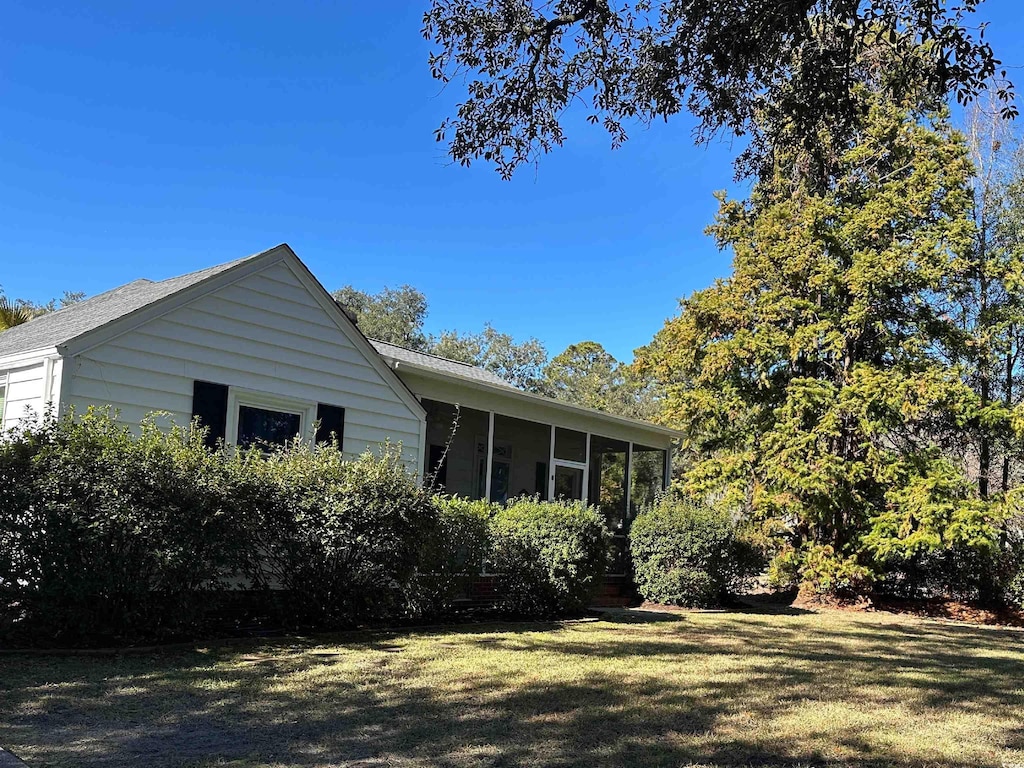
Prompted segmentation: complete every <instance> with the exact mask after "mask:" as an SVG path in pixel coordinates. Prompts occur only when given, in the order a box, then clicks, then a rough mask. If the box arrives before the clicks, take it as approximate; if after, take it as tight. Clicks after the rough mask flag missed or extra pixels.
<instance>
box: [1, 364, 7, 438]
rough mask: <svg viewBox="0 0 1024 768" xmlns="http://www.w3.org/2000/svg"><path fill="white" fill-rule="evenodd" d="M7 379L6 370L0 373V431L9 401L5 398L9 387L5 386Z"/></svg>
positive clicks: (2, 427)
mask: <svg viewBox="0 0 1024 768" xmlns="http://www.w3.org/2000/svg"><path fill="white" fill-rule="evenodd" d="M8 378H9V374H8V372H7V371H6V370H4V371H0V390H3V398H2V399H0V430H2V429H4V428H5V427H4V415H5V413H6V411H7V400H8V399H9V398H8V397H7V390H8V389H9V387H8V386H7V379H8Z"/></svg>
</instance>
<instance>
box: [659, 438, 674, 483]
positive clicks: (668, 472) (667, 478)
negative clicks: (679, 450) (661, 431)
mask: <svg viewBox="0 0 1024 768" xmlns="http://www.w3.org/2000/svg"><path fill="white" fill-rule="evenodd" d="M663 474H664V476H663V477H662V480H661V490H663V491H667V490H668V486H669V484H670V483H671V482H672V446H671V445H670V446H669V447H668V448H666V449H665V470H664V473H663Z"/></svg>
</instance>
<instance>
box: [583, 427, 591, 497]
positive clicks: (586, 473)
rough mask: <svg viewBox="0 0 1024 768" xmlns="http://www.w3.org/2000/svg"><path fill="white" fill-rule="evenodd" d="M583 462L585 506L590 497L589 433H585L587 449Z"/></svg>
mask: <svg viewBox="0 0 1024 768" xmlns="http://www.w3.org/2000/svg"><path fill="white" fill-rule="evenodd" d="M586 451H587V452H586V453H585V454H584V458H583V460H584V461H585V462H586V465H585V466H584V467H583V493H582V494H581V495H582V496H583V503H584V504H586V503H587V501H588V500H589V496H590V433H589V432H587V448H586Z"/></svg>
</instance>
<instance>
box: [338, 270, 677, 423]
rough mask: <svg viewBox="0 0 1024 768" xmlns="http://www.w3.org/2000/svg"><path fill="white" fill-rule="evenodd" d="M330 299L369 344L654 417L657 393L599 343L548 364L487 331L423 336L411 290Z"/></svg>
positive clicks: (423, 308) (521, 344) (530, 347)
mask: <svg viewBox="0 0 1024 768" xmlns="http://www.w3.org/2000/svg"><path fill="white" fill-rule="evenodd" d="M333 296H334V299H335V300H336V301H337V302H338V303H339V304H340V305H341V306H342V307H343V308H344V309H345V310H346V312H348V314H349V315H350V316H351V317H352V318H353V319H354V320H355V322H356V324H357V325H358V326H359V328H360V330H361V331H362V332H363V333H365V334H366V335H367V336H369V337H370V338H371V339H377V340H378V341H385V342H388V343H389V344H397V345H398V346H401V347H405V348H407V349H411V350H414V351H416V352H424V353H427V354H431V355H438V356H440V357H446V358H448V359H450V360H458V361H460V362H463V363H468V364H470V365H475V366H479V367H481V368H485V369H486V370H488V371H491V372H493V373H495V374H497V375H498V376H500V377H501V378H503V379H505V381H507V382H509V383H510V384H512V385H513V386H516V387H519V388H520V389H523V390H526V391H527V392H533V393H536V394H543V395H547V396H549V397H555V398H558V399H560V400H564V401H566V402H570V403H574V404H576V405H582V406H584V407H587V408H596V409H597V410H601V411H608V412H610V413H616V414H619V415H623V416H631V417H634V418H653V417H654V416H655V414H656V411H657V397H656V395H655V390H654V388H653V387H652V386H651V385H650V384H647V383H645V382H644V381H642V380H641V379H640V378H639V377H638V376H636V375H635V374H634V371H633V368H632V367H631V365H629V364H627V363H623V362H620V361H619V360H616V359H615V357H614V356H612V355H611V354H610V353H609V352H608V351H607V350H605V348H604V347H603V346H601V344H599V343H597V342H595V341H582V342H579V343H577V344H570V345H569V346H568V347H566V348H565V349H564V350H563V351H562V352H560V353H559V354H557V355H555V356H554V357H553V358H549V357H548V351H547V348H546V347H545V346H544V343H543V342H541V341H540V340H538V339H536V338H529V339H526V340H523V341H517V340H516V339H514V338H513V337H512V336H511V335H509V334H507V333H503V332H501V331H499V330H497V329H496V328H494V327H493V326H492V325H491V324H490V323H488V324H485V325H484V327H483V330H482V331H480V332H478V333H463V332H460V331H442V332H441V333H440V334H437V335H433V334H428V333H426V332H425V331H424V328H423V325H424V321H425V320H426V317H427V311H428V304H427V298H426V296H424V295H423V293H422V292H421V291H419V290H417V289H416V288H413V287H412V286H410V285H402V286H399V287H398V288H387V287H385V288H384V289H382V290H381V291H380V292H378V293H366V292H364V291H360V290H358V289H356V288H354V287H352V286H351V285H346V286H344V287H343V288H340V289H339V290H337V291H335V292H334V293H333Z"/></svg>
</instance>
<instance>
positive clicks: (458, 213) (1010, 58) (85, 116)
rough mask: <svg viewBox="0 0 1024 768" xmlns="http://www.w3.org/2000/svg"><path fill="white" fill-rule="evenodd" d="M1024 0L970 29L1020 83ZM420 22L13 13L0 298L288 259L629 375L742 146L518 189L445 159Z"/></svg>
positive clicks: (577, 151) (311, 13) (670, 307)
mask: <svg viewBox="0 0 1024 768" xmlns="http://www.w3.org/2000/svg"><path fill="white" fill-rule="evenodd" d="M1018 2H1019V0H988V1H987V2H986V3H985V4H984V5H983V7H982V10H981V11H980V12H979V14H978V15H977V18H978V19H979V20H983V19H984V20H990V21H991V26H990V28H989V32H988V37H989V39H990V40H991V41H992V43H993V45H994V47H995V48H996V51H997V53H998V54H999V55H1001V56H1002V58H1003V60H1004V62H1005V63H1006V64H1008V65H1011V66H1013V65H1020V64H1024V44H1022V43H1021V42H1020V38H1021V32H1022V25H1021V21H1020V10H1019V8H1018V6H1017V4H1018ZM423 10H424V2H404V0H403V2H390V3H379V4H378V3H337V2H326V1H324V2H314V1H307V0H293V2H291V3H289V4H287V5H282V4H280V3H271V2H263V1H262V0H252V1H251V2H248V3H245V4H244V5H243V4H226V3H225V4H221V3H216V2H195V3H185V2H182V3H166V4H149V3H146V4H143V3H135V2H121V3H118V2H97V3H90V4H85V3H56V2H55V3H38V2H25V1H24V0H14V1H13V2H11V1H10V0H9V2H8V3H6V4H5V14H4V15H5V19H4V24H3V25H2V27H0V178H2V179H3V183H2V184H0V232H2V233H3V251H2V252H0V285H2V286H3V289H4V290H5V292H6V293H7V294H8V295H10V296H19V297H24V298H29V299H33V300H46V299H49V298H51V297H54V296H59V295H60V294H61V292H62V291H63V290H65V289H68V290H83V291H86V292H87V293H89V294H93V293H98V292H100V291H103V290H106V289H108V288H111V287H113V286H115V285H119V284H121V283H124V282H128V281H129V280H132V279H135V278H137V277H149V278H153V279H160V278H164V277H169V276H172V275H176V274H181V273H183V272H188V271H191V270H194V269H199V268H202V267H205V266H209V265H211V264H216V263H220V262H223V261H228V260H231V259H234V258H238V257H240V256H244V255H247V254H249V253H252V252H255V251H259V250H263V249H264V248H267V247H270V246H272V245H275V244H277V243H279V242H287V243H289V244H290V245H291V246H292V247H293V248H294V249H295V250H296V252H297V253H298V254H299V256H300V257H301V258H302V259H303V260H304V261H305V262H306V264H308V265H309V267H310V268H311V269H312V270H313V272H314V273H315V274H316V275H317V276H318V277H319V278H320V280H321V281H322V282H323V283H324V285H325V286H326V287H327V288H328V289H334V288H337V287H339V286H341V285H344V284H346V283H351V284H353V285H355V286H356V287H358V288H361V289H364V290H369V291H376V290H378V289H380V288H381V287H382V286H384V285H392V286H395V285H399V284H403V283H409V284H411V285H414V286H416V287H417V288H419V289H420V290H422V291H424V293H426V295H427V297H428V299H429V301H430V316H429V318H428V323H427V325H428V330H431V331H435V332H436V331H440V330H442V329H449V328H457V329H459V330H465V331H468V330H479V329H480V328H481V327H482V326H483V324H484V323H485V322H491V323H493V324H494V325H495V326H496V327H497V328H499V329H500V330H504V331H507V332H510V333H512V334H514V335H515V336H517V337H526V336H536V337H538V338H540V339H541V340H542V341H544V342H545V343H546V344H547V346H548V349H549V351H550V352H551V353H552V354H555V353H557V352H558V351H560V350H561V349H563V348H564V347H565V346H566V345H567V344H569V343H572V342H575V341H580V340H583V339H594V340H596V341H600V342H601V343H603V344H604V345H605V346H606V347H607V348H608V349H609V350H610V351H611V352H612V353H613V354H615V355H616V356H618V357H620V358H623V359H629V358H630V357H631V354H632V350H633V349H634V348H635V347H637V346H640V345H642V344H644V343H646V342H647V341H649V340H650V338H651V337H652V335H653V334H654V333H655V332H656V331H657V330H658V328H660V327H661V325H662V323H663V322H664V320H665V318H666V317H668V316H670V315H673V314H674V313H675V311H676V308H677V300H678V298H679V297H681V296H683V295H686V294H688V293H690V292H692V291H693V290H696V289H698V288H702V287H704V286H706V285H708V284H709V283H710V282H711V281H712V280H714V278H715V277H718V276H722V275H724V274H726V272H727V271H728V267H729V257H728V254H720V253H718V252H717V251H716V249H715V248H714V245H713V243H711V241H710V240H709V239H708V238H707V237H705V236H704V234H703V230H704V227H705V226H706V225H707V224H708V223H709V222H710V221H711V219H712V217H713V215H714V211H715V207H716V205H715V201H714V199H713V198H712V192H713V191H714V190H717V189H723V188H727V187H729V186H730V185H731V181H732V168H731V159H732V157H733V155H734V152H735V149H736V148H735V147H734V146H730V145H729V144H727V143H717V144H714V145H712V146H710V147H695V146H694V145H693V142H692V140H691V134H690V131H691V128H692V125H693V123H692V121H691V120H690V119H689V118H688V116H685V115H683V116H680V117H679V118H677V119H676V120H674V121H671V122H670V123H668V124H664V123H662V124H657V125H655V126H653V127H651V128H650V129H644V128H642V127H639V126H634V127H633V128H632V130H630V134H631V140H630V141H629V142H627V144H626V145H625V147H624V148H622V149H620V150H617V151H615V152H612V151H610V150H609V149H608V139H607V136H606V135H605V134H604V132H603V131H602V130H600V129H599V128H595V127H591V126H587V125H584V124H582V123H572V124H570V125H568V126H567V133H568V136H569V141H568V142H567V145H566V146H565V147H564V148H562V149H561V150H559V151H557V152H555V153H554V154H552V155H549V156H548V157H546V158H545V159H544V160H543V161H542V163H541V165H540V167H539V169H537V170H536V171H534V169H532V168H530V169H524V170H522V171H521V172H520V173H519V174H518V175H517V177H516V178H515V179H514V180H513V181H512V182H503V181H502V180H501V179H500V178H499V177H498V175H497V174H496V173H495V172H494V171H493V170H492V169H491V168H489V167H487V166H485V165H482V164H481V165H479V166H474V167H473V168H471V169H469V170H467V169H464V168H460V167H457V166H452V165H450V164H449V163H448V162H447V160H446V157H445V155H444V150H443V147H442V146H441V145H438V144H436V143H435V142H434V140H433V129H434V128H435V127H436V126H437V125H438V123H439V122H440V121H441V119H442V118H443V117H444V116H445V114H446V113H447V112H448V111H449V110H450V108H451V106H452V105H453V104H454V103H455V101H456V100H457V98H458V97H459V95H460V94H459V92H458V89H457V88H452V89H450V90H449V91H443V90H442V89H440V87H439V85H438V84H437V83H436V82H435V81H433V80H431V78H430V76H429V72H428V70H427V66H426V56H427V51H428V44H427V43H426V42H425V41H423V40H422V38H421V37H420V34H419V30H420V17H421V15H422V12H423ZM1011 72H1012V73H1013V75H1012V76H1014V77H1015V79H1016V80H1017V81H1018V87H1019V89H1020V90H1022V91H1024V74H1021V72H1022V71H1021V70H1018V69H1012V70H1011Z"/></svg>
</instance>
